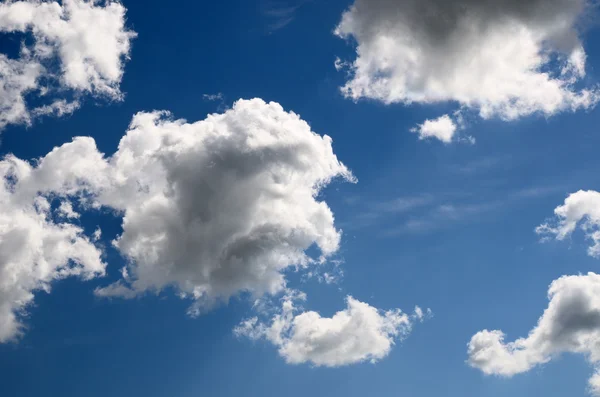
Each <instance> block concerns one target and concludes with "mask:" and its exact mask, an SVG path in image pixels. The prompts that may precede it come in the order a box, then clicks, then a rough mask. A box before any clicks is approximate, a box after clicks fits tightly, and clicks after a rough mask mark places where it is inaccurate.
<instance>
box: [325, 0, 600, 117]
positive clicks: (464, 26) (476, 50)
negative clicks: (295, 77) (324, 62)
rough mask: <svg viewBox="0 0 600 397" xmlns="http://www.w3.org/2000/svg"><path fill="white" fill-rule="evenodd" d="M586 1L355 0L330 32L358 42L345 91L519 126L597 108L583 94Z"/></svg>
mask: <svg viewBox="0 0 600 397" xmlns="http://www.w3.org/2000/svg"><path fill="white" fill-rule="evenodd" d="M589 6H590V5H589V4H588V1H587V0H543V1H542V0H528V1H521V0H507V1H502V2H498V1H494V0H484V1H481V0H452V1H447V0H425V1H423V0H405V1H396V0H356V1H355V2H354V4H353V5H352V6H351V7H350V9H348V10H347V11H346V12H345V13H344V14H343V16H342V19H341V22H340V23H339V25H338V26H337V28H336V30H335V34H336V35H338V36H339V37H342V38H346V39H353V41H354V42H356V45H357V47H356V59H355V60H354V61H352V62H349V61H343V60H341V61H338V62H336V65H337V66H338V67H340V66H341V65H346V66H347V67H348V68H349V71H350V78H349V80H348V82H347V83H346V84H345V85H344V86H343V87H342V92H343V94H344V95H345V96H346V97H348V98H351V99H353V100H358V99H361V98H370V99H375V100H378V101H382V102H383V103H386V104H391V103H404V104H409V103H422V104H432V103H438V102H446V101H450V102H456V103H457V104H458V105H459V106H460V107H461V109H463V110H465V109H471V110H474V111H476V112H478V113H479V115H480V116H481V117H482V118H484V119H488V118H492V117H499V118H501V119H504V120H515V119H518V118H520V117H523V116H527V115H531V114H542V115H544V116H551V115H553V114H556V113H558V112H562V111H575V110H577V109H587V108H591V107H593V106H594V105H595V104H596V103H597V102H598V99H599V98H600V95H599V93H598V90H597V88H596V87H591V88H583V89H581V88H579V85H580V84H581V82H582V81H583V78H584V77H585V63H586V53H585V50H584V48H583V45H582V43H581V41H580V39H579V31H578V28H579V26H580V21H581V20H582V17H583V16H585V14H586V11H587V10H588V7H589Z"/></svg>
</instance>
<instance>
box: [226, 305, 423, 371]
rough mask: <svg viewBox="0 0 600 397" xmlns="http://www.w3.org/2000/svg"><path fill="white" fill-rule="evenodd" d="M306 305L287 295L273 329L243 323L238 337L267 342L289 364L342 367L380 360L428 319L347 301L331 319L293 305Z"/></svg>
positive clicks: (257, 323)
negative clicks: (383, 310) (298, 303)
mask: <svg viewBox="0 0 600 397" xmlns="http://www.w3.org/2000/svg"><path fill="white" fill-rule="evenodd" d="M304 299H305V296H304V295H303V294H300V295H298V294H288V295H286V296H285V297H284V298H283V303H282V307H281V310H280V311H279V313H277V314H275V316H274V317H273V319H272V320H271V321H270V323H269V324H264V323H263V322H260V321H259V319H258V318H257V317H253V318H250V319H248V320H245V321H243V322H242V323H241V324H240V325H239V326H238V327H236V328H235V329H234V333H235V334H236V335H237V336H245V337H248V338H250V339H254V340H258V339H261V338H264V339H266V340H268V341H269V342H271V343H273V344H274V345H275V346H277V348H278V349H279V354H280V355H281V356H282V357H283V358H284V359H285V360H286V362H288V363H290V364H302V363H312V364H314V365H316V366H326V367H339V366H344V365H349V364H355V363H359V362H363V361H370V362H376V361H378V360H381V359H382V358H384V357H386V356H387V355H388V354H389V353H390V351H391V349H392V347H393V345H394V343H395V341H396V340H403V339H404V338H406V337H407V336H408V335H409V334H410V332H411V330H412V327H413V323H414V322H415V321H421V320H423V319H424V317H425V316H426V313H424V312H423V310H422V309H420V308H419V307H417V308H416V309H415V313H414V314H412V315H407V314H405V313H402V311H400V310H399V309H395V310H389V311H386V312H382V311H380V310H378V309H376V308H374V307H373V306H370V305H369V304H367V303H363V302H360V301H358V300H356V299H354V298H352V297H351V296H348V297H347V298H346V305H347V307H346V309H344V310H341V311H339V312H337V313H335V314H334V315H333V316H332V317H331V318H327V317H321V315H320V314H319V313H317V312H314V311H300V310H299V308H297V307H296V306H295V304H294V301H297V300H304ZM428 314H430V311H428V312H427V315H428Z"/></svg>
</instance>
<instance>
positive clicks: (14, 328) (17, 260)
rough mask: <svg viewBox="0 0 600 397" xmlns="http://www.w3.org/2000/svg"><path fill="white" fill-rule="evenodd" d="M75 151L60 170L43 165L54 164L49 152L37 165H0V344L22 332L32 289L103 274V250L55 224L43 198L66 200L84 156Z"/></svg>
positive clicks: (70, 227) (74, 230)
mask: <svg viewBox="0 0 600 397" xmlns="http://www.w3.org/2000/svg"><path fill="white" fill-rule="evenodd" d="M71 145H73V144H71ZM74 149H76V150H75V151H72V152H71V153H73V154H74V155H75V156H74V157H73V158H72V159H67V160H69V161H67V162H65V163H63V164H62V165H63V166H64V167H62V169H60V170H58V169H49V168H48V167H47V166H48V165H53V164H56V161H53V157H54V156H53V153H51V154H49V155H48V156H47V157H46V159H43V160H42V161H41V162H40V164H39V165H38V167H32V166H31V165H30V164H28V163H26V162H24V161H21V160H19V159H17V158H15V157H13V156H8V157H6V158H4V159H3V160H1V161H0V176H1V178H2V184H1V185H0V207H1V208H2V211H0V343H3V342H7V341H10V340H13V339H15V338H17V337H18V336H19V335H20V334H21V333H22V331H23V328H24V325H23V323H22V319H21V317H22V314H23V313H24V312H25V311H26V309H27V308H28V306H29V305H31V304H32V303H33V300H34V294H35V292H36V291H46V292H48V291H49V290H50V287H51V285H52V283H53V282H55V281H56V280H59V279H62V278H65V277H69V276H79V277H82V278H84V279H90V278H93V277H96V276H100V275H103V274H104V269H105V264H104V263H103V262H102V260H101V252H100V251H99V250H98V249H97V248H96V247H95V246H94V245H93V244H92V243H91V242H90V240H89V238H88V237H86V236H85V235H84V233H83V230H82V229H81V228H80V227H78V226H76V225H73V224H70V223H67V222H60V221H55V220H53V216H52V213H51V203H50V201H49V199H48V198H46V197H45V196H54V197H57V196H62V199H63V200H68V198H67V197H66V193H67V192H68V191H69V190H70V189H69V185H70V186H74V185H76V184H77V181H76V180H77V168H76V167H77V165H76V164H77V163H78V160H77V153H81V154H82V155H84V156H85V155H86V153H82V152H80V151H78V150H77V148H74ZM54 160H56V158H55V157H54ZM71 160H72V161H73V162H74V165H73V167H71V168H70V169H69V167H68V164H69V162H70V161H71ZM51 168H52V167H51ZM43 181H46V182H50V183H40V182H43ZM66 203H68V204H66ZM69 208H70V209H71V211H72V207H71V204H70V203H69V202H68V201H63V204H62V205H61V211H63V210H64V211H67V210H68V209H69ZM71 215H73V214H71Z"/></svg>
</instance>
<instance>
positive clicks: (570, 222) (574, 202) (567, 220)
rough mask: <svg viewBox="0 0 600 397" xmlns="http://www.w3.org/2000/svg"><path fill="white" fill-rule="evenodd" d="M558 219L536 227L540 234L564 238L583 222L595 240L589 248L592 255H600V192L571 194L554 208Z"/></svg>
mask: <svg viewBox="0 0 600 397" xmlns="http://www.w3.org/2000/svg"><path fill="white" fill-rule="evenodd" d="M554 214H555V215H556V219H555V220H554V221H551V222H548V223H544V224H542V225H540V226H538V227H537V228H536V232H537V233H538V234H540V235H543V236H545V237H546V238H547V237H549V236H554V237H556V239H558V240H564V239H565V238H566V237H568V236H570V235H571V233H573V231H574V230H575V229H576V227H577V225H578V224H580V223H581V228H582V229H583V231H584V232H585V234H586V236H587V237H588V238H589V239H590V240H591V241H592V242H593V244H592V246H590V248H589V249H588V253H589V255H590V256H594V257H599V256H600V193H598V192H596V191H593V190H588V191H584V190H580V191H578V192H576V193H573V194H571V195H569V197H567V198H566V200H565V202H564V204H563V205H561V206H559V207H557V208H556V209H555V210H554Z"/></svg>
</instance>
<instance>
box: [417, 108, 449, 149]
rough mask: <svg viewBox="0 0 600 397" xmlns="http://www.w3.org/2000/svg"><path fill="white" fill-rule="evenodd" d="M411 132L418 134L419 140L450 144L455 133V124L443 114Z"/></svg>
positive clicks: (426, 121)
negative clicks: (429, 139) (434, 139)
mask: <svg viewBox="0 0 600 397" xmlns="http://www.w3.org/2000/svg"><path fill="white" fill-rule="evenodd" d="M412 132H416V133H418V134H419V139H428V138H436V139H439V140H440V141H442V142H444V143H450V142H452V137H454V133H455V132H456V124H454V121H452V119H451V118H450V116H448V115H447V114H445V115H443V116H441V117H438V118H437V119H435V120H425V122H424V123H423V124H419V125H418V126H417V127H415V128H413V129H412Z"/></svg>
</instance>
